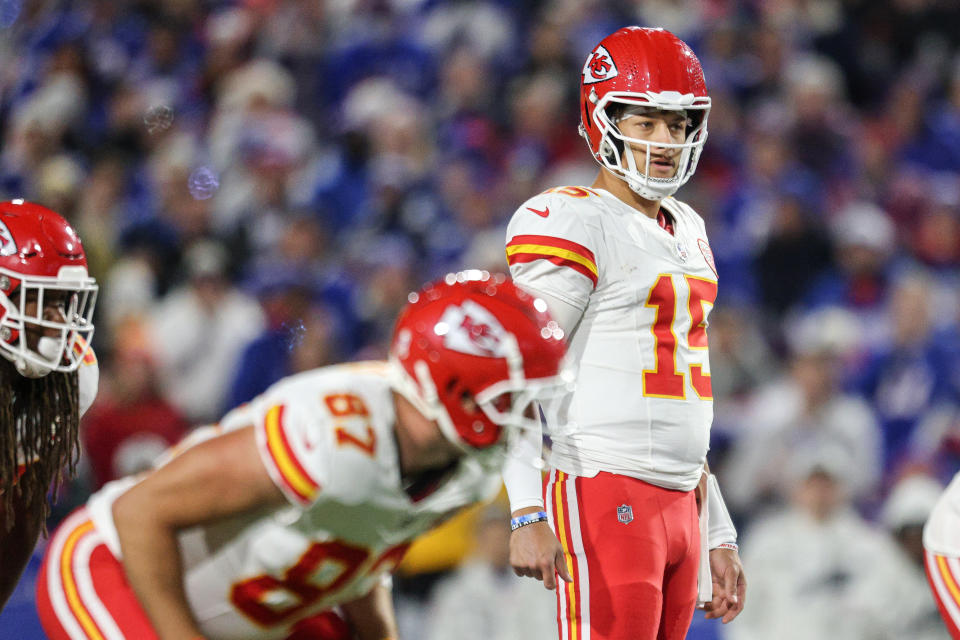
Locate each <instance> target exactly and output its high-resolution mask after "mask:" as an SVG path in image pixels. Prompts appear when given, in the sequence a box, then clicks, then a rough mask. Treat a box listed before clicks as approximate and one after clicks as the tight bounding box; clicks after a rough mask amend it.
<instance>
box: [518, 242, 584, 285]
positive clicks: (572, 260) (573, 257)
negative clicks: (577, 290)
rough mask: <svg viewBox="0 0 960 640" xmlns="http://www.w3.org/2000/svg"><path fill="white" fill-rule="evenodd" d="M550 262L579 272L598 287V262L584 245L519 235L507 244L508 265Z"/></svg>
mask: <svg viewBox="0 0 960 640" xmlns="http://www.w3.org/2000/svg"><path fill="white" fill-rule="evenodd" d="M534 260H548V261H549V262H552V263H553V264H556V265H559V266H564V267H569V268H571V269H573V270H574V271H577V272H579V273H581V274H583V275H584V276H586V277H587V278H589V279H590V282H591V283H593V286H594V287H596V286H597V278H598V271H597V260H596V257H594V255H593V251H591V250H590V249H588V248H586V247H585V246H583V245H582V244H578V243H576V242H572V241H570V240H564V239H563V238H556V237H554V236H540V235H517V236H514V237H513V238H512V239H511V240H510V242H508V243H507V264H508V265H510V266H513V265H514V264H518V263H522V262H533V261H534Z"/></svg>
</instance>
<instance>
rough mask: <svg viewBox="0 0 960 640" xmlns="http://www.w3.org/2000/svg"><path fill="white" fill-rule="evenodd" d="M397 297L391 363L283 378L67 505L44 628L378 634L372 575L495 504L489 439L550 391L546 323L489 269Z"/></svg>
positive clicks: (551, 359)
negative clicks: (463, 513)
mask: <svg viewBox="0 0 960 640" xmlns="http://www.w3.org/2000/svg"><path fill="white" fill-rule="evenodd" d="M410 299H411V302H410V304H409V305H408V306H407V308H406V309H405V310H404V312H403V313H402V314H401V316H400V318H399V320H398V322H397V326H396V330H395V332H394V336H393V342H392V345H391V359H390V362H368V363H354V364H344V365H339V366H332V367H325V368H321V369H316V370H314V371H310V372H306V373H302V374H299V375H295V376H291V377H289V378H286V379H284V380H281V381H280V382H278V383H276V384H275V385H273V386H272V387H271V388H270V389H268V390H267V391H266V392H264V393H263V394H262V395H261V396H259V397H258V398H256V399H255V400H253V401H252V402H250V403H249V404H247V405H243V406H241V407H238V408H237V409H234V410H233V411H231V412H230V413H228V414H227V415H226V417H224V419H223V420H222V421H221V423H220V424H219V425H217V426H212V427H207V428H204V429H202V430H200V431H199V432H196V433H195V434H193V435H191V436H190V437H189V438H188V439H187V441H185V442H184V443H183V444H182V445H181V446H179V447H177V448H175V449H174V450H173V451H172V452H171V453H170V454H169V455H168V456H166V459H165V460H164V461H162V462H161V463H160V465H159V466H158V467H157V468H156V469H155V470H154V471H152V472H150V473H148V474H146V475H143V476H140V477H133V478H127V479H123V480H118V481H116V482H113V483H111V484H108V485H106V486H105V487H104V488H103V489H102V490H100V491H99V492H98V493H96V494H94V495H93V496H92V497H91V499H90V500H89V502H88V503H87V504H86V506H85V507H83V508H81V509H79V510H78V511H76V512H75V513H74V514H73V515H72V516H70V517H69V518H68V519H67V520H66V521H65V522H64V524H63V525H62V526H61V528H60V529H59V530H58V531H57V532H56V534H55V535H54V536H53V539H52V541H51V544H50V546H49V550H48V552H47V556H46V559H45V563H44V566H43V568H42V572H41V577H40V580H39V582H38V586H37V605H38V609H39V612H40V618H41V621H42V622H43V625H44V629H45V630H46V632H47V634H48V635H49V636H50V638H51V639H52V640H62V639H67V638H69V639H71V640H78V639H80V638H85V639H86V638H90V639H98V640H100V639H103V640H119V639H121V638H131V639H133V638H136V640H150V639H152V638H163V639H175V640H190V639H193V638H200V637H203V638H211V639H213V638H218V639H227V638H229V639H234V638H263V639H272V638H290V639H293V638H298V639H299V638H304V639H305V638H312V639H315V640H316V639H319V640H341V639H343V640H347V639H359V640H384V639H386V638H396V636H397V629H396V623H395V621H394V616H393V609H392V604H391V598H390V592H389V586H388V585H389V582H388V581H387V580H386V579H385V576H388V575H389V574H390V572H391V571H392V570H393V569H394V568H395V567H396V566H397V564H398V563H399V562H400V559H401V558H402V556H403V553H404V551H405V550H406V548H407V546H408V545H409V544H410V542H411V541H412V540H413V539H414V538H415V537H416V536H417V535H419V534H421V533H423V532H424V531H427V530H428V529H430V528H431V527H433V526H435V525H437V524H439V523H440V522H441V521H443V520H444V519H446V518H447V517H449V516H450V515H452V514H453V513H454V512H455V511H456V510H458V509H460V508H461V507H464V506H465V505H469V504H472V503H475V502H478V501H481V500H485V499H488V498H491V497H492V496H493V495H495V493H496V492H497V490H498V488H499V485H500V478H499V473H500V469H501V465H502V461H503V450H504V449H505V447H504V440H505V435H506V434H507V432H508V431H509V430H510V429H513V428H514V427H525V428H530V427H531V425H536V422H535V420H534V418H533V416H534V413H533V406H532V398H533V394H534V393H542V392H543V390H544V388H545V387H552V386H554V385H560V384H562V382H563V381H562V376H561V375H560V361H561V358H562V355H563V353H564V345H563V341H562V339H561V338H560V337H558V336H559V332H558V331H557V330H556V324H555V323H552V321H551V320H550V319H549V316H548V315H547V314H546V313H545V312H544V311H538V310H537V309H536V308H535V307H534V298H532V297H531V296H529V295H527V294H525V293H523V292H522V291H520V290H518V289H517V288H516V287H515V286H514V285H513V284H512V283H511V282H510V281H509V279H508V278H507V277H506V276H504V275H499V276H493V277H491V276H490V275H488V274H486V273H483V272H473V274H472V275H471V274H466V273H464V274H459V277H458V276H448V278H447V279H446V281H442V282H438V283H435V284H433V285H430V286H428V287H426V288H424V289H423V290H421V291H420V292H419V293H416V294H411V298H410ZM537 304H538V305H539V306H540V307H541V308H544V305H543V303H542V302H539V303H537ZM505 427H510V429H506V428H505ZM335 605H339V606H340V610H341V611H342V613H343V617H342V618H341V617H339V616H337V615H334V614H333V613H331V612H330V610H331V608H333V607H334V606H335Z"/></svg>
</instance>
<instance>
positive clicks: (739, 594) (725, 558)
mask: <svg viewBox="0 0 960 640" xmlns="http://www.w3.org/2000/svg"><path fill="white" fill-rule="evenodd" d="M710 574H711V575H712V576H713V600H712V601H711V602H708V603H707V605H706V606H705V607H704V610H705V611H706V612H707V613H706V617H707V619H711V618H721V619H722V621H723V623H724V624H726V623H728V622H730V621H731V620H733V619H734V618H736V617H737V616H738V615H740V612H741V611H743V605H744V602H745V601H746V596H747V579H746V577H745V576H744V575H743V564H742V563H741V562H740V554H739V553H737V552H736V551H735V550H734V549H711V550H710Z"/></svg>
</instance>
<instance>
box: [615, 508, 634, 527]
mask: <svg viewBox="0 0 960 640" xmlns="http://www.w3.org/2000/svg"><path fill="white" fill-rule="evenodd" d="M617 520H619V521H620V522H622V523H623V524H630V523H631V522H633V507H631V506H630V505H628V504H622V505H620V506H619V507H617Z"/></svg>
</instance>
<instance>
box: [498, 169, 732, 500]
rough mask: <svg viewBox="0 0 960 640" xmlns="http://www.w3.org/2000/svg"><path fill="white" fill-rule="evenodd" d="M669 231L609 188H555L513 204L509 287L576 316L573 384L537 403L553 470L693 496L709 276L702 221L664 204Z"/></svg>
mask: <svg viewBox="0 0 960 640" xmlns="http://www.w3.org/2000/svg"><path fill="white" fill-rule="evenodd" d="M661 206H662V208H663V209H664V210H665V211H666V212H668V213H669V214H671V215H672V217H673V227H674V235H671V234H670V233H669V232H668V231H666V230H665V229H663V228H662V227H660V225H659V224H658V223H657V221H656V220H654V219H651V218H649V217H647V216H645V215H643V214H642V213H641V212H639V211H637V210H636V209H634V208H633V207H630V206H629V205H627V204H625V203H624V202H622V201H620V200H619V199H617V198H616V197H615V196H613V195H612V194H610V193H609V192H607V191H604V190H601V189H588V188H585V187H558V188H556V189H550V190H549V191H546V192H544V193H542V194H540V195H537V196H535V197H533V198H531V199H530V200H528V201H527V202H525V203H524V204H523V205H521V206H520V208H519V209H517V211H516V213H514V215H513V218H512V219H511V221H510V224H509V226H508V229H507V247H506V250H507V262H508V263H509V265H510V272H511V274H512V275H513V278H514V280H515V281H516V283H517V284H519V285H520V286H522V287H524V288H525V289H528V290H530V291H533V292H542V293H544V294H548V295H550V296H554V297H556V298H558V299H560V300H562V301H564V302H567V303H569V304H571V305H574V306H576V307H577V308H579V309H582V310H583V316H582V318H581V320H580V323H579V325H578V326H577V328H576V330H575V331H574V333H573V336H572V339H571V340H570V343H569V355H570V358H571V359H572V361H573V363H574V364H575V366H576V367H577V368H578V371H577V383H576V386H575V389H574V390H573V391H572V392H571V393H570V394H568V395H567V396H565V397H562V398H559V399H556V400H550V401H547V402H545V403H544V407H543V408H544V415H545V416H546V418H547V429H548V433H549V435H550V436H551V438H552V442H553V447H552V451H551V453H550V460H549V461H550V463H551V464H552V465H553V466H554V467H556V468H558V469H560V470H562V471H566V472H568V473H572V474H576V475H583V476H593V475H595V474H596V473H597V472H598V471H609V472H612V473H619V474H625V475H629V476H633V477H637V478H640V479H642V480H645V481H647V482H650V483H652V484H656V485H658V486H662V487H666V488H669V489H680V490H690V489H693V488H694V487H695V486H696V484H697V482H698V480H699V478H700V474H701V471H702V468H703V464H704V461H705V459H706V453H707V448H708V444H709V437H710V424H711V422H712V420H713V399H712V394H711V387H710V364H709V359H708V357H707V332H706V328H707V317H708V315H709V313H710V309H711V307H712V306H713V303H714V300H715V299H716V294H717V273H716V268H715V266H714V262H713V254H712V253H711V251H710V245H709V243H708V242H707V234H706V230H705V227H704V223H703V220H702V219H701V218H700V216H699V215H697V213H696V212H695V211H693V209H691V208H690V207H688V206H687V205H685V204H683V203H681V202H679V201H677V200H674V199H673V198H666V199H664V200H663V201H662V202H661Z"/></svg>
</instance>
